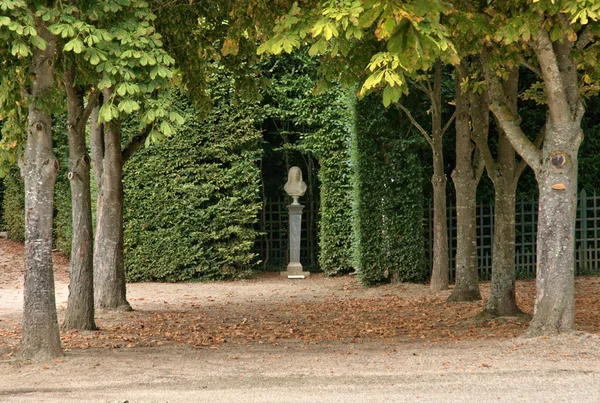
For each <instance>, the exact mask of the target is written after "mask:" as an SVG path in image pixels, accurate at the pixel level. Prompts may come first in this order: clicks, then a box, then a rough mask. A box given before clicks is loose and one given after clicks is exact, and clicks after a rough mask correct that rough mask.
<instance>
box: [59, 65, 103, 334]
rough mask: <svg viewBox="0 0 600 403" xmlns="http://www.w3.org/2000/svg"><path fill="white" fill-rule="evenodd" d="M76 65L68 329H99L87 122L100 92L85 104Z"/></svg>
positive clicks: (70, 109) (71, 110)
mask: <svg viewBox="0 0 600 403" xmlns="http://www.w3.org/2000/svg"><path fill="white" fill-rule="evenodd" d="M75 67H76V66H75V64H70V65H65V66H64V73H63V82H64V85H65V91H66V93H67V129H68V138H69V174H68V178H69V181H70V184H71V208H72V214H71V216H72V223H73V227H72V240H71V261H70V267H69V269H70V270H69V276H70V283H69V299H68V302H67V311H66V313H65V320H64V322H63V328H64V329H78V330H95V329H96V322H95V319H94V272H93V266H92V257H93V242H94V239H93V233H92V231H93V228H92V198H91V192H90V157H89V156H88V154H87V147H86V133H85V129H86V125H87V122H88V119H89V116H90V114H91V112H92V109H93V108H94V107H95V106H96V103H97V101H98V96H99V92H98V91H93V92H92V94H91V96H90V98H89V99H88V103H87V105H84V101H85V98H84V97H85V95H86V92H85V90H84V88H82V87H81V86H77V85H76V83H75Z"/></svg>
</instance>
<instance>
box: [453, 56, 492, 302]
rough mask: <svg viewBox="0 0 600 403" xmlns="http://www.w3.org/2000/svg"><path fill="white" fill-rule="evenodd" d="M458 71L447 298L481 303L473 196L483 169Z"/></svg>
mask: <svg viewBox="0 0 600 403" xmlns="http://www.w3.org/2000/svg"><path fill="white" fill-rule="evenodd" d="M457 70H459V77H458V79H457V80H456V95H455V100H456V121H455V125H456V168H455V169H454V171H453V172H452V180H453V181H454V187H455V188H456V272H455V273H456V285H455V287H454V290H453V291H452V294H451V295H450V297H448V301H453V302H456V301H477V300H480V299H481V293H480V291H479V275H478V272H477V226H476V223H477V216H476V212H477V210H476V196H477V185H478V184H479V180H480V179H481V173H482V168H481V167H483V165H482V163H481V159H480V158H479V154H478V153H476V152H475V151H476V150H475V147H474V143H473V142H472V141H471V129H470V125H469V123H470V119H469V116H470V114H469V95H468V94H466V93H464V92H463V91H462V90H461V88H460V82H461V81H462V80H461V77H463V76H468V75H467V74H466V69H463V68H460V66H459V67H458V68H457ZM476 118H477V116H474V119H476ZM472 126H473V128H474V129H475V128H476V127H477V125H475V124H473V125H472ZM479 126H481V125H479ZM485 136H486V137H487V134H486V135H485Z"/></svg>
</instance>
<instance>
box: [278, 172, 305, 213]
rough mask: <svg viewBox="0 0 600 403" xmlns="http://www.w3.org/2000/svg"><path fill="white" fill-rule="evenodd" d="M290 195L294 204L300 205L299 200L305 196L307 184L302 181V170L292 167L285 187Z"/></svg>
mask: <svg viewBox="0 0 600 403" xmlns="http://www.w3.org/2000/svg"><path fill="white" fill-rule="evenodd" d="M283 188H284V189H285V191H286V193H287V194H288V195H290V196H291V197H292V198H293V199H294V201H293V202H292V204H295V205H296V204H300V203H298V198H299V197H300V196H304V193H305V192H306V183H304V182H303V181H302V170H301V169H300V168H298V167H291V168H290V170H289V172H288V181H287V183H286V184H285V186H284V187H283Z"/></svg>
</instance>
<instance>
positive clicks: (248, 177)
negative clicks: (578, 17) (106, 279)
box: [123, 81, 261, 281]
mask: <svg viewBox="0 0 600 403" xmlns="http://www.w3.org/2000/svg"><path fill="white" fill-rule="evenodd" d="M230 88H231V87H230V86H229V85H228V83H223V84H219V82H217V81H215V82H213V94H212V96H213V99H214V104H213V108H212V110H211V112H210V114H209V116H208V117H207V119H206V120H199V119H198V112H197V111H196V110H195V109H194V108H193V107H192V106H190V104H189V103H188V102H187V101H185V100H183V99H181V100H180V101H179V103H178V109H179V113H180V114H181V115H182V116H184V117H185V118H186V123H185V124H184V126H183V127H182V128H181V129H180V130H179V132H178V133H177V134H176V135H174V136H173V137H172V138H169V139H167V140H165V141H164V142H163V143H161V144H158V145H156V146H152V147H150V148H146V149H141V150H139V151H138V152H137V153H136V154H135V155H134V156H133V157H132V159H131V160H130V161H129V162H128V163H127V164H126V166H125V168H124V173H123V181H124V194H125V211H124V219H125V220H124V221H125V224H124V239H125V253H124V257H125V270H126V274H127V277H128V279H129V280H131V281H141V280H159V281H185V280H220V279H225V278H230V277H233V276H235V275H236V274H238V273H239V272H241V271H245V270H247V269H249V268H251V267H252V265H253V260H254V259H255V255H254V254H253V253H252V247H253V244H254V240H255V236H256V231H255V229H254V224H255V223H256V222H257V213H258V211H259V210H260V207H261V204H260V200H259V195H258V191H259V171H258V167H257V166H258V164H257V161H258V159H259V158H260V155H261V151H260V140H261V133H260V132H259V131H258V130H256V128H255V126H254V120H253V118H254V115H255V107H254V105H252V104H241V105H235V104H234V103H233V101H232V97H231V94H230Z"/></svg>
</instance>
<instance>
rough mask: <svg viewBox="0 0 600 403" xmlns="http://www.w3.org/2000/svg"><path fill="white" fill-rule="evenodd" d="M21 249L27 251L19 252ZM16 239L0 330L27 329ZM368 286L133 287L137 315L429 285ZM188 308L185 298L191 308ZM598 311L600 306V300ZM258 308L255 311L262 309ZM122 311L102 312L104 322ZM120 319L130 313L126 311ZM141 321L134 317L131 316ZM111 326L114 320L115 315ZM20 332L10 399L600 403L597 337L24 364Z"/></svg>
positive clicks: (268, 281) (61, 287)
mask: <svg viewBox="0 0 600 403" xmlns="http://www.w3.org/2000/svg"><path fill="white" fill-rule="evenodd" d="M21 251H22V248H21ZM19 259H21V258H20V255H19V245H18V244H15V243H11V242H9V241H4V240H0V331H3V332H4V333H5V334H6V333H7V332H9V331H11V329H15V330H14V332H15V334H16V335H17V336H18V332H19V330H18V328H19V325H18V324H19V322H20V318H21V315H22V308H21V304H22V285H21V283H22V273H21V271H22V270H21V267H22V261H20V260H19ZM66 265H67V262H66V260H65V259H64V258H60V257H57V258H56V259H55V266H56V282H57V301H58V306H59V309H60V310H61V312H62V310H63V309H64V307H65V301H66V293H67V282H68V278H67V266H66ZM396 287H397V288H391V287H379V288H375V289H362V288H360V287H357V286H356V283H355V281H354V280H353V279H352V278H348V277H347V278H336V279H327V278H323V277H319V276H315V277H314V279H311V280H309V281H305V282H302V281H294V282H292V281H283V280H280V279H278V278H277V277H274V276H270V277H267V278H262V279H258V280H253V281H247V282H241V281H238V282H229V283H220V284H200V283H194V284H130V285H129V286H128V295H129V298H130V302H131V303H132V305H133V306H134V308H135V309H136V312H145V311H148V312H150V311H152V312H156V311H157V310H168V311H171V312H172V311H177V310H180V309H183V310H185V309H191V308H190V307H193V306H194V305H191V302H190V301H202V304H203V305H202V306H203V307H205V308H206V307H208V308H210V307H214V308H215V309H216V308H217V307H219V306H220V305H221V304H225V303H231V301H232V298H233V301H234V302H239V303H243V304H245V305H250V306H253V304H254V305H256V306H269V305H270V304H271V305H272V304H275V303H276V302H277V301H281V300H282V299H285V300H288V299H289V298H292V297H293V298H292V299H293V300H298V301H299V302H300V303H302V302H307V301H313V302H314V301H319V300H323V299H325V298H329V297H331V296H335V297H336V298H378V297H381V298H383V296H384V295H388V294H389V293H393V292H395V291H396V290H399V291H398V292H399V293H401V294H402V295H404V296H405V297H406V298H418V297H420V296H422V295H424V294H426V293H427V292H428V290H427V288H426V287H423V286H412V285H403V286H400V287H398V286H396ZM186 304H187V305H186ZM596 308H598V307H596ZM257 309H258V308H257ZM114 315H115V314H110V313H100V314H99V317H100V319H101V320H104V321H105V322H106V323H109V321H110V320H112V321H115V320H117V319H115V318H114ZM119 320H121V321H126V320H128V319H127V318H125V319H123V318H120V319H119ZM132 320H133V319H132ZM111 323H112V322H111ZM17 336H14V337H13V336H10V334H9V336H7V338H6V339H5V340H0V374H1V375H0V401H2V402H4V401H6V402H124V401H128V402H130V403H134V402H171V403H172V402H313V401H314V402H419V401H423V402H492V401H493V402H505V401H510V402H513V401H522V402H598V401H600V338H599V337H598V336H597V335H594V334H587V333H582V332H579V333H576V334H573V335H569V336H561V337H556V338H534V339H523V338H504V339H482V340H477V339H475V340H473V339H471V340H462V341H442V342H431V341H429V340H424V341H402V342H397V343H394V342H389V341H372V342H369V341H365V342H359V343H351V342H347V341H343V340H342V341H324V342H315V343H311V342H305V341H303V340H300V339H294V338H290V339H284V340H279V341H278V342H277V343H268V342H265V343H262V342H249V343H246V344H236V343H222V344H218V345H214V346H212V347H210V346H206V347H202V348H198V347H191V346H188V345H177V344H173V343H171V344H169V343H167V344H165V345H160V346H154V347H137V346H134V347H132V348H124V347H121V348H100V347H91V348H87V349H83V348H72V349H70V350H69V351H67V352H66V355H65V356H64V357H63V358H61V359H58V360H55V361H51V362H48V363H29V362H22V361H20V360H18V359H15V358H14V357H15V355H13V353H14V348H15V346H16V342H18V337H17Z"/></svg>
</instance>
